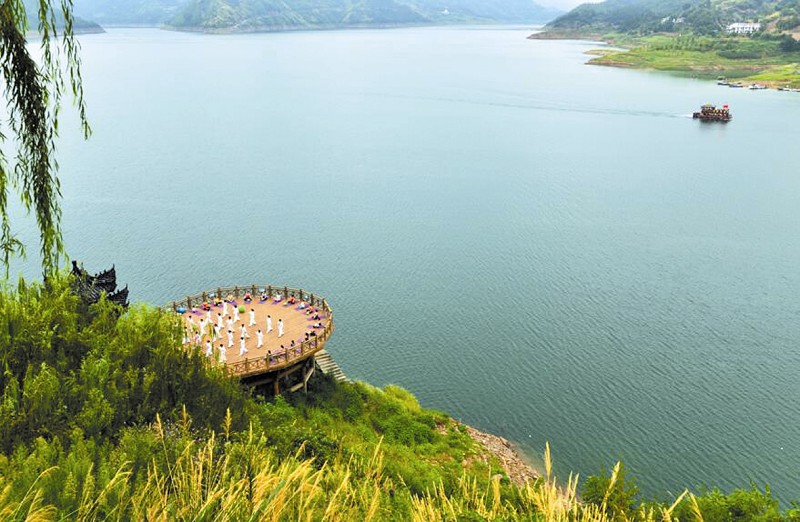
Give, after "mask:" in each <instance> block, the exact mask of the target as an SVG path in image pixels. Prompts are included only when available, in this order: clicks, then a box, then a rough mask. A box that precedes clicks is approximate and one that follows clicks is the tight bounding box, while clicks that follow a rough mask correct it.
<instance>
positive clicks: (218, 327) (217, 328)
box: [214, 324, 222, 341]
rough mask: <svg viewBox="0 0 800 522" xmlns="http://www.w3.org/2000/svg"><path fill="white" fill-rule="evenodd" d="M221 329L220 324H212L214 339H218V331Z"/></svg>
mask: <svg viewBox="0 0 800 522" xmlns="http://www.w3.org/2000/svg"><path fill="white" fill-rule="evenodd" d="M221 330H222V328H220V325H218V324H215V325H214V340H215V341H216V340H217V339H219V333H220V331H221Z"/></svg>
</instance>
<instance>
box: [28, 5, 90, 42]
mask: <svg viewBox="0 0 800 522" xmlns="http://www.w3.org/2000/svg"><path fill="white" fill-rule="evenodd" d="M23 5H24V6H25V12H26V13H27V15H28V27H29V28H30V30H31V31H33V32H36V31H37V30H38V27H39V15H38V12H39V11H38V9H39V6H38V3H37V2H36V1H35V0H25V1H24V2H23ZM55 18H56V20H55V21H56V28H58V29H62V28H63V27H64V16H63V15H62V14H61V11H60V10H59V9H58V8H57V7H56V9H55ZM72 31H73V32H74V33H75V34H91V33H104V32H105V31H104V30H103V28H102V27H101V26H100V24H98V23H96V22H93V21H90V20H87V19H85V18H82V17H80V16H77V15H74V16H73V18H72Z"/></svg>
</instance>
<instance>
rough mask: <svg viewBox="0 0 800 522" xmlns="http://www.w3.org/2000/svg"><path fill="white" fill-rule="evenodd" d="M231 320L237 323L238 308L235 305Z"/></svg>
mask: <svg viewBox="0 0 800 522" xmlns="http://www.w3.org/2000/svg"><path fill="white" fill-rule="evenodd" d="M233 322H234V323H238V322H239V308H237V307H235V306H234V307H233Z"/></svg>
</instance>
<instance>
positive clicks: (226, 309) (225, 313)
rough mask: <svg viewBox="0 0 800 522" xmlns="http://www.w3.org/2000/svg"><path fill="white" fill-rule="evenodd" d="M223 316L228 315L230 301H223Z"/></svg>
mask: <svg viewBox="0 0 800 522" xmlns="http://www.w3.org/2000/svg"><path fill="white" fill-rule="evenodd" d="M222 315H228V301H222Z"/></svg>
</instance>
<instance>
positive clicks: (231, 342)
mask: <svg viewBox="0 0 800 522" xmlns="http://www.w3.org/2000/svg"><path fill="white" fill-rule="evenodd" d="M231 346H233V330H228V348H230V347H231Z"/></svg>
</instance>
